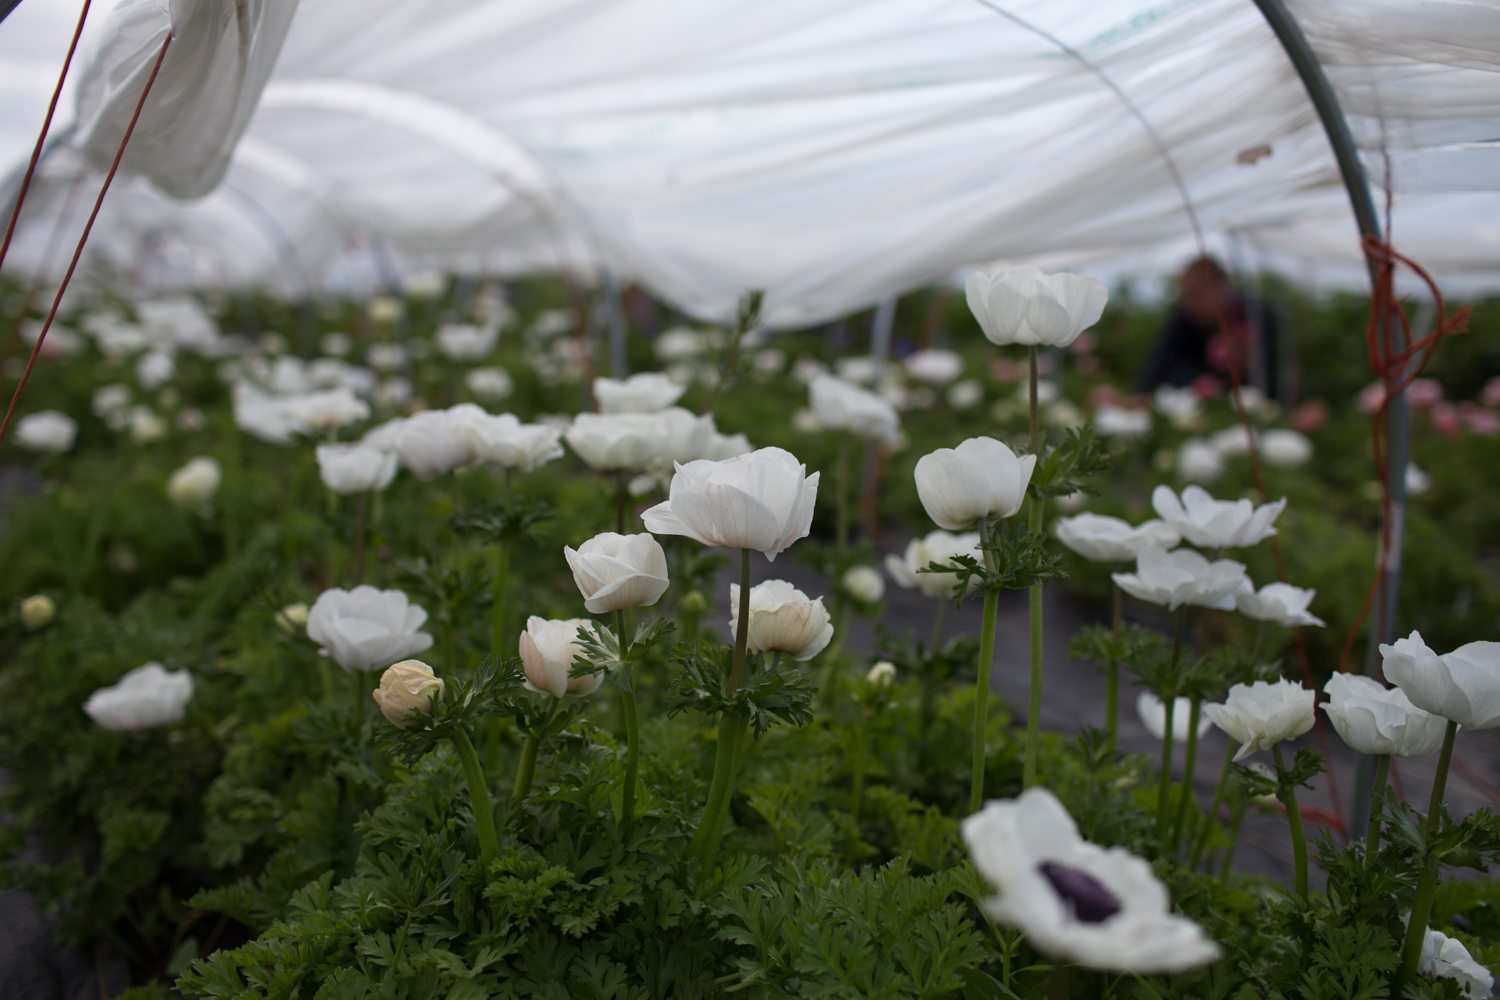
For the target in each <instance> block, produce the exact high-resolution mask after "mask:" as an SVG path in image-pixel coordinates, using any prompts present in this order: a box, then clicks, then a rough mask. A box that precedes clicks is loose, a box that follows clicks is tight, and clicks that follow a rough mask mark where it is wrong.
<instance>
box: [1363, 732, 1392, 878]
mask: <svg viewBox="0 0 1500 1000" xmlns="http://www.w3.org/2000/svg"><path fill="white" fill-rule="evenodd" d="M1390 771H1391V755H1390V754H1385V753H1382V754H1376V755H1375V781H1374V782H1373V783H1372V784H1371V785H1370V819H1369V822H1368V823H1367V824H1366V825H1365V857H1367V858H1371V857H1374V856H1375V852H1376V851H1377V850H1379V849H1380V796H1381V795H1382V794H1384V793H1385V782H1386V776H1387V775H1389V774H1390Z"/></svg>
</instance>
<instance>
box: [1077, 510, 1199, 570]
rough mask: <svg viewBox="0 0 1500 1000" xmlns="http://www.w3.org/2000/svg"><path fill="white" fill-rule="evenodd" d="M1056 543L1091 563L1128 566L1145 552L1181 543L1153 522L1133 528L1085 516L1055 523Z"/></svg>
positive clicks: (1167, 528) (1111, 519) (1099, 516)
mask: <svg viewBox="0 0 1500 1000" xmlns="http://www.w3.org/2000/svg"><path fill="white" fill-rule="evenodd" d="M1057 540H1058V541H1059V542H1062V543H1063V544H1064V545H1066V546H1067V547H1068V548H1070V549H1072V550H1073V551H1074V552H1076V553H1078V554H1079V555H1081V556H1083V557H1084V558H1085V559H1088V560H1090V561H1091V562H1131V561H1132V560H1134V559H1135V558H1136V557H1137V556H1139V555H1140V554H1141V552H1142V550H1144V549H1147V548H1157V549H1170V548H1171V547H1172V546H1174V545H1176V544H1177V543H1178V542H1179V541H1181V540H1182V539H1181V537H1180V536H1179V535H1178V534H1177V531H1176V530H1175V529H1174V528H1172V527H1171V526H1170V525H1169V524H1167V522H1165V521H1162V520H1159V519H1156V518H1153V519H1151V520H1149V521H1144V522H1142V523H1141V524H1139V525H1132V524H1130V523H1129V522H1127V521H1122V520H1120V519H1119V518H1118V517H1108V516H1106V515H1103V514H1088V513H1084V514H1075V515H1074V516H1073V517H1065V518H1063V519H1062V520H1060V521H1058V522H1057Z"/></svg>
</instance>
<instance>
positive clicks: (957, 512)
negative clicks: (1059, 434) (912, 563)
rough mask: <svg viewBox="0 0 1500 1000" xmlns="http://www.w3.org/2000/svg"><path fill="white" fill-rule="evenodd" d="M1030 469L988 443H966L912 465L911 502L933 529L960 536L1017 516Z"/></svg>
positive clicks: (1032, 459)
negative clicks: (914, 497)
mask: <svg viewBox="0 0 1500 1000" xmlns="http://www.w3.org/2000/svg"><path fill="white" fill-rule="evenodd" d="M1035 465H1036V456H1035V455H1025V456H1022V457H1019V458H1018V457H1016V454H1015V453H1014V452H1013V451H1011V450H1010V449H1009V448H1007V447H1006V446H1005V445H1004V444H1002V443H1001V442H999V441H996V440H995V439H994V438H985V437H978V438H969V439H968V440H967V441H964V442H963V443H962V444H960V445H959V446H958V447H957V448H939V449H937V450H936V451H933V452H929V453H928V454H926V455H923V456H922V457H921V458H919V459H918V460H917V467H916V471H915V477H916V481H917V498H918V499H919V500H921V501H922V507H923V509H925V510H926V511H927V516H928V517H930V518H932V520H933V521H934V522H935V523H936V524H937V526H938V527H940V528H944V529H946V530H948V531H963V530H965V529H968V528H972V527H974V526H975V525H976V524H978V523H979V522H980V521H982V520H987V519H988V520H993V519H998V518H1006V517H1011V516H1013V515H1014V514H1015V513H1016V512H1017V511H1018V510H1020V509H1021V503H1022V502H1023V501H1024V500H1025V499H1026V487H1027V484H1029V483H1030V482H1031V473H1032V469H1033V468H1034V467H1035Z"/></svg>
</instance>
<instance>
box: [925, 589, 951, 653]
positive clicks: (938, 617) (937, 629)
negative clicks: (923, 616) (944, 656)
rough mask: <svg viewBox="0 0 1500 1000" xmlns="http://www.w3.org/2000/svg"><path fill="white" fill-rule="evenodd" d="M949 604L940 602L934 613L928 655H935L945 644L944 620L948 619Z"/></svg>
mask: <svg viewBox="0 0 1500 1000" xmlns="http://www.w3.org/2000/svg"><path fill="white" fill-rule="evenodd" d="M947 612H948V602H947V601H945V600H943V601H938V602H937V610H936V611H934V612H933V613H932V634H931V635H930V636H928V638H927V655H928V656H932V655H933V654H935V653H936V652H937V651H938V650H939V649H940V648H941V647H942V644H943V619H944V618H945V617H947Z"/></svg>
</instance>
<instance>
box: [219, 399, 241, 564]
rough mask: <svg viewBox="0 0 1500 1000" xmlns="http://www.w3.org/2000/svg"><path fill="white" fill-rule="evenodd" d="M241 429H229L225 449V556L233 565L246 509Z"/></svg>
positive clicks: (238, 550)
mask: <svg viewBox="0 0 1500 1000" xmlns="http://www.w3.org/2000/svg"><path fill="white" fill-rule="evenodd" d="M240 433H241V432H240V429H239V428H238V427H237V426H231V427H230V428H229V442H228V444H227V445H226V446H225V448H224V453H225V454H224V473H225V474H224V489H223V494H224V554H225V556H226V557H227V561H228V562H230V563H233V562H234V561H235V560H236V559H238V558H239V554H240V514H241V512H242V511H243V510H244V509H245V493H244V489H245V470H244V464H245V456H244V446H243V442H241V441H240Z"/></svg>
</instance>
